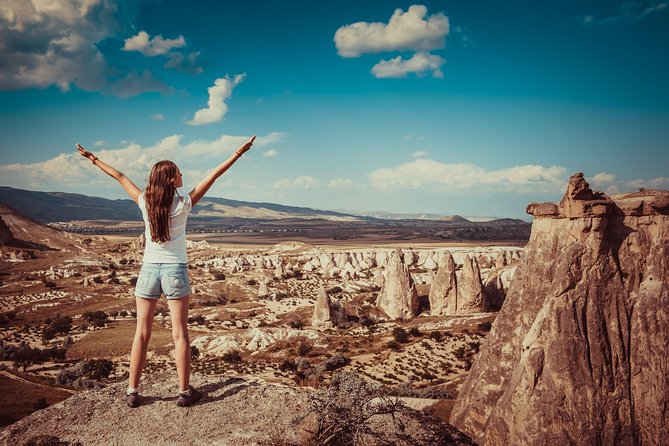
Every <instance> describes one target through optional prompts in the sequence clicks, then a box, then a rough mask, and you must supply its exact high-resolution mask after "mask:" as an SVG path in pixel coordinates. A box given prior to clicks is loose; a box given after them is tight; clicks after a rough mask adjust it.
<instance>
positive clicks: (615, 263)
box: [451, 175, 669, 445]
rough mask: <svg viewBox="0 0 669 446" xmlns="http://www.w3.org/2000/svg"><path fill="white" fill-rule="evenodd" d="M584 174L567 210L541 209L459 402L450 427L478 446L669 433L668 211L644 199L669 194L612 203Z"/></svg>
mask: <svg viewBox="0 0 669 446" xmlns="http://www.w3.org/2000/svg"><path fill="white" fill-rule="evenodd" d="M580 179H582V176H580ZM580 179H579V175H575V176H574V177H572V181H570V186H569V188H568V191H567V193H566V194H565V197H564V198H563V200H562V201H561V203H560V207H561V209H562V211H561V214H560V215H559V216H557V217H556V216H548V217H542V216H539V215H537V214H535V217H537V218H536V219H535V220H534V222H533V225H532V235H531V237H530V241H529V243H528V245H527V247H526V251H525V253H524V255H523V258H522V260H521V263H520V265H519V266H518V270H517V272H516V273H515V276H514V279H513V282H512V284H511V286H510V288H509V290H508V294H507V297H506V301H505V302H504V305H503V307H502V309H501V311H500V313H499V315H498V316H497V319H496V321H495V323H494V325H493V328H492V330H491V332H490V334H489V335H488V337H487V338H486V340H485V342H484V344H483V345H482V347H481V351H480V353H479V355H478V357H477V359H476V361H475V362H474V364H473V366H472V369H471V371H470V374H469V376H468V378H467V380H466V382H465V383H464V384H463V386H462V387H461V390H460V393H459V396H458V400H457V402H456V404H455V407H454V408H453V412H452V415H451V423H452V424H453V425H455V426H456V427H459V428H460V429H462V430H463V431H464V432H466V433H468V434H470V435H472V437H473V438H474V439H475V440H476V441H477V442H479V443H480V444H481V445H493V444H494V445H497V444H523V445H544V444H556V445H557V444H560V445H562V444H572V445H592V444H602V445H641V444H643V445H661V444H666V441H667V439H668V438H669V425H668V424H667V422H666V420H667V419H669V405H667V401H669V366H668V364H669V363H668V362H667V358H668V357H669V217H667V215H666V214H663V213H662V212H661V211H658V210H657V209H656V208H655V207H653V206H652V205H646V204H644V203H647V204H649V203H654V202H655V200H656V199H661V198H662V197H664V196H666V195H667V192H666V191H644V192H645V193H644V195H643V196H640V195H639V194H626V195H620V196H616V199H615V200H609V201H607V199H606V198H603V197H602V195H597V194H595V193H592V191H589V189H587V188H584V186H585V185H587V183H585V184H584V183H583V182H581V181H580ZM579 201H580V202H579ZM619 201H620V202H622V203H624V206H622V207H621V206H618V205H617V203H618V202H619ZM658 201H659V202H660V203H661V200H658ZM603 207H606V208H607V211H606V212H603V211H602V209H603Z"/></svg>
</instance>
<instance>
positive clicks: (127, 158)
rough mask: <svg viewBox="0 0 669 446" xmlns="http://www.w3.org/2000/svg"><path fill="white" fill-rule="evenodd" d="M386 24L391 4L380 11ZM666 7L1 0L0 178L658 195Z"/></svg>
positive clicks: (437, 194)
mask: <svg viewBox="0 0 669 446" xmlns="http://www.w3.org/2000/svg"><path fill="white" fill-rule="evenodd" d="M391 17H392V18H391ZM667 54H669V5H668V4H667V2H666V1H656V0H651V1H641V0H638V1H613V0H609V1H600V2H597V1H563V2H550V3H549V2H530V1H512V2H497V1H476V2H472V1H455V0H453V1H434V2H405V1H388V0H383V1H365V2H360V1H357V2H352V1H338V2H298V1H292V2H283V3H280V2H264V1H263V2H260V1H248V2H244V3H242V2H213V1H212V2H193V3H192V4H190V5H189V7H188V8H185V7H184V6H183V2H175V1H143V2H140V1H133V2H129V1H124V2H117V1H114V0H106V1H103V0H76V1H75V0H57V1H49V2H47V1H38V0H33V2H30V1H23V0H19V1H12V2H9V3H7V6H6V7H5V8H4V9H0V122H2V132H0V148H1V152H0V184H2V185H7V186H13V187H19V188H25V189H32V190H45V191H66V192H80V193H85V194H88V195H97V196H104V197H110V198H122V197H123V191H122V190H121V189H120V187H118V185H116V184H114V182H113V180H111V179H109V178H108V177H107V176H106V175H104V174H103V173H101V172H100V171H97V170H96V169H94V168H93V167H92V166H91V165H90V164H89V163H87V162H86V161H85V160H83V158H81V157H79V155H78V154H76V153H75V150H74V144H75V143H77V142H79V143H81V144H82V145H84V146H86V147H87V148H89V149H90V150H92V151H93V152H94V153H96V155H97V156H99V157H100V158H102V159H103V160H105V161H108V162H109V163H110V164H112V165H114V166H115V167H117V168H118V169H119V170H121V171H123V172H125V173H126V174H127V175H128V176H129V177H130V178H131V179H133V180H134V181H135V182H136V183H137V184H138V185H139V186H140V187H142V186H143V184H144V182H145V181H146V177H147V174H148V170H149V168H150V166H151V165H152V164H153V163H154V162H156V161H158V160H160V159H163V158H169V159H173V160H175V161H176V162H177V163H178V164H179V165H180V167H181V168H182V170H183V172H184V184H185V189H189V187H192V186H194V185H195V184H196V182H197V181H198V180H199V179H200V178H201V177H202V176H203V175H204V174H205V173H206V172H207V170H208V169H210V168H212V167H213V166H215V165H216V164H217V163H218V162H220V161H222V160H224V159H226V158H227V157H228V156H229V155H230V153H232V151H233V150H234V149H235V148H236V147H237V146H238V145H239V144H240V143H241V142H242V141H244V139H245V138H247V137H248V136H250V135H252V134H256V135H258V142H257V144H256V146H254V148H253V149H252V151H251V152H249V154H248V155H246V156H245V157H244V158H243V159H242V160H240V161H239V162H238V164H236V165H235V166H234V167H233V169H232V170H231V171H229V173H227V174H226V175H225V176H224V177H222V178H221V180H219V182H218V183H217V184H216V185H215V186H214V187H213V188H212V190H211V192H210V195H213V196H220V197H226V198H232V199H239V200H248V201H266V202H277V203H282V204H287V205H298V206H309V207H314V208H319V209H348V210H359V211H372V210H384V211H390V212H416V213H421V212H425V213H439V214H461V215H467V216H475V215H478V216H500V217H506V216H508V217H524V209H525V206H526V204H527V203H529V202H531V201H545V200H553V201H554V200H558V199H559V198H560V197H561V195H562V193H563V190H564V187H565V185H566V181H567V179H568V177H569V175H570V174H571V173H574V172H577V171H583V172H585V174H586V178H588V179H589V180H590V182H591V184H592V185H593V186H594V187H595V188H598V189H601V190H605V191H608V192H609V193H616V192H619V191H628V190H636V189H637V188H639V187H649V188H664V189H666V188H669V171H668V169H667V167H666V166H667V165H669V88H668V87H667V82H666V80H667V79H668V78H669V59H668V58H667Z"/></svg>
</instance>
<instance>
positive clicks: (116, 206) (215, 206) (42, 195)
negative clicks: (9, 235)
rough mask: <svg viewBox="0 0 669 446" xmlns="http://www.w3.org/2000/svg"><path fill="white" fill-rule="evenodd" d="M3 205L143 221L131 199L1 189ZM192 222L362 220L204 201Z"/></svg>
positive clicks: (74, 217) (56, 216)
mask: <svg viewBox="0 0 669 446" xmlns="http://www.w3.org/2000/svg"><path fill="white" fill-rule="evenodd" d="M0 202H2V203H5V204H7V205H9V206H11V207H13V208H14V209H18V210H20V211H21V212H22V213H24V214H25V215H27V216H28V217H30V218H32V219H35V220H37V221H40V222H43V223H52V222H59V221H81V220H114V221H142V214H141V212H140V211H139V208H138V207H137V205H136V204H135V203H134V202H133V201H132V200H130V199H118V200H110V199H107V198H100V197H89V196H87V195H82V194H71V193H64V192H37V191H29V190H23V189H14V188H11V187H0ZM191 218H243V219H268V220H276V219H283V218H300V219H312V218H321V219H326V220H332V221H357V220H361V218H360V217H358V216H354V215H350V214H344V213H340V212H333V211H321V210H316V209H311V208H306V207H298V206H284V205H281V204H276V203H254V202H250V201H237V200H228V199H225V198H215V197H204V198H203V199H202V200H201V201H200V202H199V203H198V206H197V207H196V208H195V209H194V211H193V214H192V215H191Z"/></svg>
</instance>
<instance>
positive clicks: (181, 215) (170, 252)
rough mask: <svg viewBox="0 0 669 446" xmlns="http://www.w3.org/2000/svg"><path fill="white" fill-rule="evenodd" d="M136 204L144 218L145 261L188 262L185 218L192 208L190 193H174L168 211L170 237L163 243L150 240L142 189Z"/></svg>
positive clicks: (149, 226)
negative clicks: (170, 208)
mask: <svg viewBox="0 0 669 446" xmlns="http://www.w3.org/2000/svg"><path fill="white" fill-rule="evenodd" d="M137 205H138V206H139V209H141V211H142V217H143V218H144V228H145V230H144V236H145V237H146V246H145V247H144V258H143V260H142V262H145V263H188V256H187V254H186V220H188V214H190V211H191V209H193V203H192V202H191V199H190V195H188V194H185V195H183V196H181V197H180V196H179V195H177V194H174V202H173V203H172V210H171V212H170V239H169V240H168V241H166V242H164V243H156V242H154V241H152V240H151V224H150V223H149V213H148V211H147V210H146V201H145V200H144V191H142V193H141V194H139V198H138V199H137Z"/></svg>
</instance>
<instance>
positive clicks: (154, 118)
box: [151, 113, 165, 121]
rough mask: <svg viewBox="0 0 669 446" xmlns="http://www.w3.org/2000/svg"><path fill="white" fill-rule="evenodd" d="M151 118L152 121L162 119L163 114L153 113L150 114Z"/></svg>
mask: <svg viewBox="0 0 669 446" xmlns="http://www.w3.org/2000/svg"><path fill="white" fill-rule="evenodd" d="M151 119H153V120H154V121H164V120H165V115H164V114H162V113H154V114H152V115H151Z"/></svg>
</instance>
